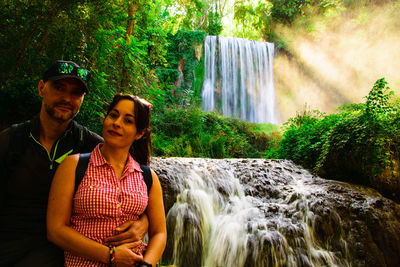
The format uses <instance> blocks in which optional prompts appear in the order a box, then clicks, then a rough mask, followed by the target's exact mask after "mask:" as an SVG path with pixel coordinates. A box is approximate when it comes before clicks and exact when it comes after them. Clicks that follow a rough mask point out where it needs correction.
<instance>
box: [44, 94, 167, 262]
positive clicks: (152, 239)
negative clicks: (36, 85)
mask: <svg viewBox="0 0 400 267" xmlns="http://www.w3.org/2000/svg"><path fill="white" fill-rule="evenodd" d="M150 108H151V105H150V104H149V103H148V102H146V101H144V100H142V99H140V98H138V97H134V96H129V95H116V96H115V97H114V98H113V100H112V102H111V104H110V106H109V109H108V111H107V116H106V118H105V119H104V124H103V138H104V144H99V145H98V146H97V147H96V148H95V149H94V150H93V152H92V153H91V156H90V161H89V165H88V168H87V171H86V174H85V176H84V178H83V180H82V181H81V183H80V185H79V187H78V189H77V191H76V193H75V195H74V186H75V169H76V166H77V163H78V160H79V155H72V156H69V157H67V158H66V159H65V160H64V161H63V162H62V164H60V166H59V167H58V169H57V172H56V174H55V176H54V179H53V182H52V185H51V189H50V194H49V204H48V210H47V235H48V239H49V240H50V241H51V242H53V243H55V244H56V245H58V246H59V247H61V248H63V249H64V250H65V251H66V252H65V265H66V266H107V265H114V264H115V265H116V266H155V265H156V263H157V261H158V260H159V259H160V257H161V255H162V253H163V251H164V248H165V243H166V225H165V215H164V206H163V200H162V191H161V185H160V182H159V180H158V177H157V175H156V174H155V173H154V172H153V171H151V173H152V178H153V185H152V187H151V190H150V193H149V196H147V187H146V184H145V182H144V181H143V176H142V173H141V169H140V166H139V164H138V162H139V163H141V164H148V163H149V157H150V150H151V139H150V130H149V124H150ZM144 211H146V214H147V216H148V219H149V231H148V236H149V242H148V246H147V248H146V250H145V253H144V255H142V251H143V249H144V246H143V245H140V244H137V243H127V244H123V245H119V246H117V247H107V246H106V245H105V242H104V239H105V238H106V237H108V236H111V235H113V234H114V232H113V231H114V230H115V228H116V227H117V226H118V225H120V224H121V223H124V222H125V221H129V220H135V219H138V217H139V216H140V214H142V213H143V212H144Z"/></svg>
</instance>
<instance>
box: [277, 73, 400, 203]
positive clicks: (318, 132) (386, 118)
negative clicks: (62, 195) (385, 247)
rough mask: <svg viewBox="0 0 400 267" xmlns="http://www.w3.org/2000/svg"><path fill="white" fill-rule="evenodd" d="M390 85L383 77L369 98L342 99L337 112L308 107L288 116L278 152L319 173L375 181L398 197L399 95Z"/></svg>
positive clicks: (343, 178) (399, 186)
mask: <svg viewBox="0 0 400 267" xmlns="http://www.w3.org/2000/svg"><path fill="white" fill-rule="evenodd" d="M386 85H387V83H386V81H385V79H384V78H382V79H379V80H378V81H377V82H376V83H375V85H374V87H373V88H372V89H371V91H370V92H369V94H368V96H366V97H365V98H366V102H365V103H362V104H350V105H344V106H342V107H340V108H339V109H338V111H339V112H338V113H337V114H331V115H325V114H322V113H320V112H318V111H314V112H304V113H303V114H299V115H297V116H296V117H295V118H293V119H290V120H289V121H288V123H287V124H286V125H285V127H286V131H285V133H284V135H283V139H282V140H281V141H280V147H279V148H278V150H277V153H278V155H279V156H280V157H282V158H287V159H292V160H293V161H294V162H296V163H298V164H301V165H303V166H304V167H306V168H309V169H312V170H313V171H314V173H316V174H318V175H321V176H324V177H329V178H336V179H341V180H346V181H350V182H356V183H361V184H366V185H372V186H374V187H375V188H377V189H379V190H380V191H381V192H382V193H384V194H385V195H387V196H389V197H392V198H394V199H397V198H399V195H398V192H399V191H400V181H398V180H399V179H398V173H397V172H396V170H395V169H396V168H397V167H396V166H397V165H398V162H399V155H400V153H399V145H400V142H399V141H400V130H399V129H400V128H399V117H400V114H399V110H400V109H399V104H398V103H399V100H397V102H390V100H391V96H392V95H393V92H392V91H390V88H389V87H387V86H386ZM389 180H392V182H390V183H388V181H389ZM397 190H398V191H397ZM393 194H394V195H393ZM399 199H400V198H399Z"/></svg>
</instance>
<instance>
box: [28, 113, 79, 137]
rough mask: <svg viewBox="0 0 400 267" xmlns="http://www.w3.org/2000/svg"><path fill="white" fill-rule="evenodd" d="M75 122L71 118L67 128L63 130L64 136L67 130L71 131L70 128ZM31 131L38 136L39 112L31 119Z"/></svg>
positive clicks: (74, 125) (34, 135)
mask: <svg viewBox="0 0 400 267" xmlns="http://www.w3.org/2000/svg"><path fill="white" fill-rule="evenodd" d="M76 124H77V123H76V122H75V121H74V120H72V121H71V123H70V124H69V125H68V128H67V130H65V132H64V134H63V135H62V136H66V135H67V134H68V133H69V132H71V131H72V129H73V128H74V127H76ZM31 133H32V135H33V137H35V138H36V139H39V138H40V114H38V115H36V116H35V117H33V119H32V120H31ZM62 136H61V137H62Z"/></svg>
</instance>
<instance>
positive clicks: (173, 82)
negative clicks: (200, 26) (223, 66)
mask: <svg viewBox="0 0 400 267" xmlns="http://www.w3.org/2000/svg"><path fill="white" fill-rule="evenodd" d="M205 35H206V34H205V32H201V31H187V30H184V29H180V30H179V31H177V32H176V33H175V34H172V33H170V34H168V36H167V40H168V47H167V52H166V56H165V58H166V61H167V62H168V64H164V65H161V66H159V67H158V68H157V76H158V79H159V81H160V82H161V88H162V89H163V90H164V91H165V92H166V96H167V100H166V101H167V103H173V104H180V105H186V106H187V105H189V104H192V103H195V102H197V100H198V95H200V93H199V92H197V91H196V90H195V88H194V86H193V82H198V80H197V81H196V80H195V74H196V69H198V66H199V64H203V63H202V62H199V59H198V58H197V56H198V55H196V53H198V51H197V50H198V49H199V48H200V47H201V44H202V43H203V42H204V38H205ZM200 52H201V51H200ZM200 68H201V67H200ZM199 71H200V73H199V75H201V70H199Z"/></svg>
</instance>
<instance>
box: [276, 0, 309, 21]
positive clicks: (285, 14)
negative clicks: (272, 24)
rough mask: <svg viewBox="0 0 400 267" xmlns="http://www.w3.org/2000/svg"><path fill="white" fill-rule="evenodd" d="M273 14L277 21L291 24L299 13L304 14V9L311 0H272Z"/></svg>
mask: <svg viewBox="0 0 400 267" xmlns="http://www.w3.org/2000/svg"><path fill="white" fill-rule="evenodd" d="M271 2H272V9H271V16H272V17H273V18H274V20H276V21H277V22H281V23H283V24H291V23H293V21H294V20H295V18H296V17H298V16H299V15H302V14H304V9H305V8H306V7H307V5H308V4H309V3H310V0H272V1H271Z"/></svg>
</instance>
